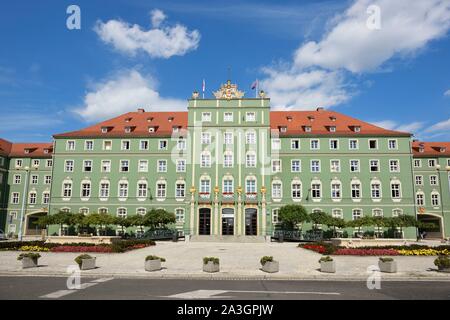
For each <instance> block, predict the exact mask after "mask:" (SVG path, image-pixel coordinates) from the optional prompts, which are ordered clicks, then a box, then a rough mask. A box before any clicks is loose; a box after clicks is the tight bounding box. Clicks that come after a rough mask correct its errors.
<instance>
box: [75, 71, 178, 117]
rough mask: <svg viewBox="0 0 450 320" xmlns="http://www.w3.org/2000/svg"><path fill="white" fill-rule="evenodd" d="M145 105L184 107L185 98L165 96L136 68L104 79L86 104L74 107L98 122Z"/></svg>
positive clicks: (165, 108) (163, 108)
mask: <svg viewBox="0 0 450 320" xmlns="http://www.w3.org/2000/svg"><path fill="white" fill-rule="evenodd" d="M138 108H145V109H146V110H147V111H175V110H184V109H185V108H186V102H185V101H184V100H179V99H173V98H163V97H161V96H160V95H159V93H158V92H157V91H156V84H155V81H154V79H152V78H151V77H149V76H143V75H141V74H140V73H139V72H138V71H137V70H125V71H122V72H119V73H117V74H116V75H114V76H113V77H111V78H109V79H106V80H103V81H101V82H100V83H98V84H97V85H95V86H94V88H93V89H92V90H91V91H90V92H88V93H87V94H86V96H85V97H84V106H83V107H82V108H79V109H77V110H75V112H76V113H77V114H79V115H80V116H82V117H83V118H84V119H85V120H88V121H95V120H102V119H105V118H109V117H112V116H116V115H119V114H122V113H126V112H130V111H135V110H137V109H138Z"/></svg>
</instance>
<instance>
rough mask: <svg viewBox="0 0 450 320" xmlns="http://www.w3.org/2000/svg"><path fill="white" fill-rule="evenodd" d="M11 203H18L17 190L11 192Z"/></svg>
mask: <svg viewBox="0 0 450 320" xmlns="http://www.w3.org/2000/svg"><path fill="white" fill-rule="evenodd" d="M11 203H12V204H19V192H13V193H11Z"/></svg>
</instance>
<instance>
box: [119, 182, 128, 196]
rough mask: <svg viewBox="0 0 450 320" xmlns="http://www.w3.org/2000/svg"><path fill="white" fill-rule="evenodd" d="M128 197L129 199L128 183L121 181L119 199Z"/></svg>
mask: <svg viewBox="0 0 450 320" xmlns="http://www.w3.org/2000/svg"><path fill="white" fill-rule="evenodd" d="M127 197H128V182H127V181H119V198H127Z"/></svg>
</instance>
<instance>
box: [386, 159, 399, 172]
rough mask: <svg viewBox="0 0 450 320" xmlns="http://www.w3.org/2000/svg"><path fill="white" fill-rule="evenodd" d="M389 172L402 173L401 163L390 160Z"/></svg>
mask: <svg viewBox="0 0 450 320" xmlns="http://www.w3.org/2000/svg"><path fill="white" fill-rule="evenodd" d="M389 171H390V172H400V161H398V160H389Z"/></svg>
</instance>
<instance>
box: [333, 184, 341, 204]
mask: <svg viewBox="0 0 450 320" xmlns="http://www.w3.org/2000/svg"><path fill="white" fill-rule="evenodd" d="M341 198H342V183H341V182H340V181H339V180H332V181H331V199H333V200H338V199H341Z"/></svg>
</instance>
